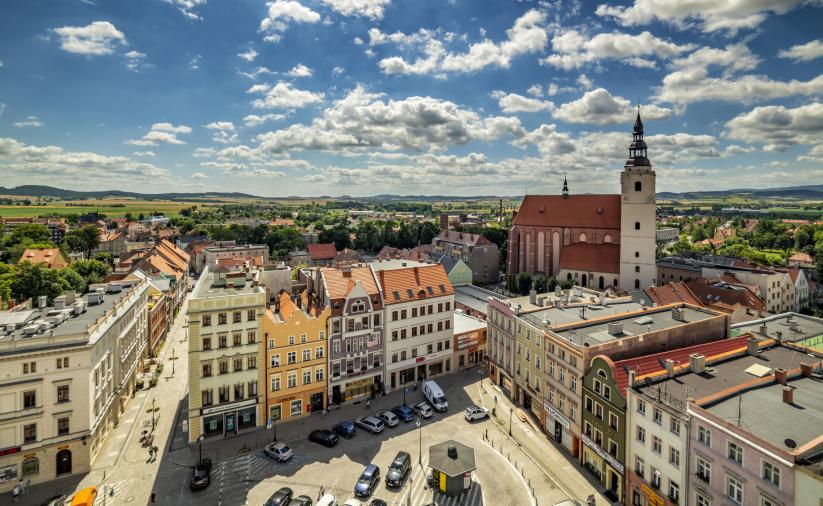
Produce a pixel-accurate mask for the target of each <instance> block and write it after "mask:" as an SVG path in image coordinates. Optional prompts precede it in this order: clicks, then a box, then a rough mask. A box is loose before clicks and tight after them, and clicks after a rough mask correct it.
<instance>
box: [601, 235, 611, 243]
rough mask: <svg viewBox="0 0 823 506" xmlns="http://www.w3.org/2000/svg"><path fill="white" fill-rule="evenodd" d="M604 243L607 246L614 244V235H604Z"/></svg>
mask: <svg viewBox="0 0 823 506" xmlns="http://www.w3.org/2000/svg"><path fill="white" fill-rule="evenodd" d="M603 242H605V243H606V244H611V242H612V235H611V234H606V235H604V236H603Z"/></svg>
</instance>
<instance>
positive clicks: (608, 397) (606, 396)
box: [603, 385, 612, 401]
mask: <svg viewBox="0 0 823 506" xmlns="http://www.w3.org/2000/svg"><path fill="white" fill-rule="evenodd" d="M603 398H604V399H606V400H607V401H608V400H611V398H612V389H611V388H609V387H607V386H606V385H603Z"/></svg>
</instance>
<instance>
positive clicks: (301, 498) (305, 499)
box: [289, 495, 314, 506]
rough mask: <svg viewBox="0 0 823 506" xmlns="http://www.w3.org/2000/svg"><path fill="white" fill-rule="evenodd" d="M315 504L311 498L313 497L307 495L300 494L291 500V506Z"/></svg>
mask: <svg viewBox="0 0 823 506" xmlns="http://www.w3.org/2000/svg"><path fill="white" fill-rule="evenodd" d="M312 504H314V503H313V502H312V500H311V497H309V496H307V495H298V496H297V497H295V498H294V499H292V500H291V502H290V503H289V506H311V505H312Z"/></svg>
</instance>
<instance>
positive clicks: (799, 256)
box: [789, 251, 814, 263]
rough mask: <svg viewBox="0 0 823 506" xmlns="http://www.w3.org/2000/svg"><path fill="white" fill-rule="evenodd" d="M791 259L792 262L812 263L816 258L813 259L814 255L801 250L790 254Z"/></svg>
mask: <svg viewBox="0 0 823 506" xmlns="http://www.w3.org/2000/svg"><path fill="white" fill-rule="evenodd" d="M789 261H790V262H809V263H811V262H813V261H814V260H812V257H811V256H809V254H808V253H803V252H802V251H799V252H797V253H795V254H794V255H792V256H790V257H789Z"/></svg>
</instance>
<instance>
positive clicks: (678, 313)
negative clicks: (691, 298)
mask: <svg viewBox="0 0 823 506" xmlns="http://www.w3.org/2000/svg"><path fill="white" fill-rule="evenodd" d="M672 320H674V321H678V322H682V321H685V318H684V315H683V308H681V307H676V308H673V309H672Z"/></svg>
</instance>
